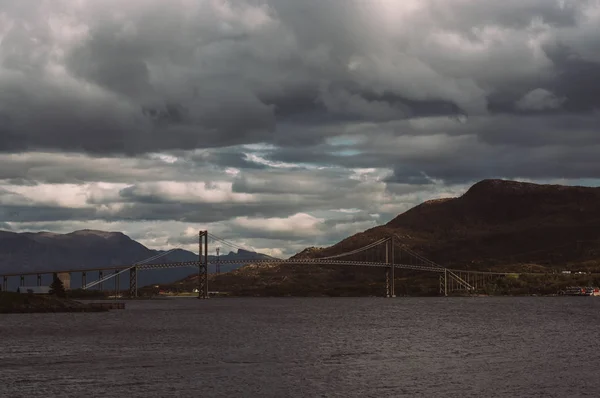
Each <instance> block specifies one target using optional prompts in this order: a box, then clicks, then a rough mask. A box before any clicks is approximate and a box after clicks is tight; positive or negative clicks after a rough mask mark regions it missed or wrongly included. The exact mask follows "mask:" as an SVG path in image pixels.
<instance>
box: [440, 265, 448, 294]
mask: <svg viewBox="0 0 600 398" xmlns="http://www.w3.org/2000/svg"><path fill="white" fill-rule="evenodd" d="M440 294H443V295H444V297H447V296H448V271H447V270H446V269H444V273H443V274H440Z"/></svg>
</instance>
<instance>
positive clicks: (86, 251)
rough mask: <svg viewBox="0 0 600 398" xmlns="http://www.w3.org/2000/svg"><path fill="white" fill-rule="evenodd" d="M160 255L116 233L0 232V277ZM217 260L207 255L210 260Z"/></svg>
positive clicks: (167, 277) (141, 280)
mask: <svg viewBox="0 0 600 398" xmlns="http://www.w3.org/2000/svg"><path fill="white" fill-rule="evenodd" d="M160 253H164V251H158V250H152V249H149V248H147V247H146V246H144V245H142V244H141V243H139V242H136V241H135V240H133V239H131V238H129V237H128V236H127V235H125V234H123V233H120V232H105V231H96V230H80V231H75V232H71V233H68V234H56V233H51V232H34V233H32V232H24V233H15V232H9V231H0V275H2V274H8V273H18V272H37V271H41V272H43V271H54V270H65V269H72V270H77V269H86V268H95V267H110V266H118V265H129V264H134V263H136V262H139V261H142V260H144V259H147V258H150V257H153V256H155V255H157V254H160ZM215 257H216V256H210V255H209V259H214V258H215ZM220 258H221V259H222V260H238V259H239V260H247V259H267V258H271V257H269V256H267V255H265V254H261V253H255V252H250V251H245V250H238V251H237V252H230V253H228V254H224V255H221V256H220ZM197 260H198V254H196V253H192V252H190V251H187V250H182V249H177V250H175V251H174V252H172V253H169V254H167V255H165V256H163V257H161V258H159V259H157V260H154V261H150V262H149V263H151V264H158V263H166V262H184V261H197ZM240 266H241V265H240V264H229V265H226V266H225V265H223V266H221V271H222V272H226V271H230V270H232V269H235V268H238V267H240ZM212 271H213V269H212V268H211V269H209V272H212ZM194 272H196V271H194V269H192V268H174V269H163V270H151V271H142V272H139V274H138V284H139V286H145V285H149V284H155V283H170V282H174V281H177V280H180V279H182V278H184V277H186V276H188V275H190V274H192V273H194ZM96 278H97V275H93V274H89V275H87V281H88V283H89V282H91V281H92V280H94V279H96ZM29 279H30V280H27V281H26V284H28V285H32V284H35V282H36V280H35V278H29ZM124 279H125V278H123V277H122V278H121V287H125V286H126V284H127V283H128V281H126V280H124ZM15 283H16V285H15ZM44 283H49V281H44ZM80 285H81V278H80V276H77V275H73V276H72V279H71V286H72V287H74V288H77V287H79V286H80ZM16 286H18V280H16V278H13V280H12V281H10V287H11V288H13V287H14V288H16ZM105 286H106V287H107V288H110V287H111V286H112V284H110V283H108V284H106V285H105Z"/></svg>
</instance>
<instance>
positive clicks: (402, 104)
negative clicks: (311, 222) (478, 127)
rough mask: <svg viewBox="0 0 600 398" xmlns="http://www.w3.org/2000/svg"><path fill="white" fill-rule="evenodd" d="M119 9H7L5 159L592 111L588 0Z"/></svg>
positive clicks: (0, 132)
mask: <svg viewBox="0 0 600 398" xmlns="http://www.w3.org/2000/svg"><path fill="white" fill-rule="evenodd" d="M561 4H562V5H561ZM115 5H116V3H112V2H109V3H107V4H104V5H103V6H102V7H100V6H99V5H96V4H94V3H81V5H79V6H77V7H75V6H73V5H72V4H71V3H70V2H69V1H61V2H56V3H54V4H52V5H49V4H46V5H44V6H43V7H39V8H35V9H34V8H29V7H25V6H23V5H22V3H20V2H15V1H5V2H4V6H3V9H5V10H6V11H5V14H4V15H5V19H6V20H7V21H8V22H10V23H8V24H7V26H9V28H8V29H6V28H5V29H3V31H2V32H1V33H0V34H2V48H3V53H4V55H3V56H2V62H1V65H2V67H1V68H0V88H1V89H2V90H1V91H0V93H1V94H0V95H1V97H0V99H1V101H2V104H3V105H4V106H2V108H0V115H1V116H0V117H1V118H2V120H3V121H4V123H2V126H3V127H1V128H0V138H2V139H1V140H0V142H1V143H2V144H0V150H3V151H8V152H10V151H21V150H27V149H40V148H52V149H59V150H69V151H85V152H90V153H128V154H134V153H143V152H148V151H157V150H172V149H190V148H210V147H218V146H230V145H239V144H244V143H257V142H265V141H266V142H268V141H274V142H278V143H280V144H284V145H285V144H286V142H289V143H291V142H295V141H296V140H294V138H293V136H296V135H301V134H299V133H298V132H297V131H296V130H295V129H294V128H290V129H286V128H285V126H286V125H290V124H291V125H292V126H294V125H297V126H305V125H307V123H308V125H311V123H312V125H313V126H314V125H315V123H316V125H317V126H318V125H323V124H330V123H334V122H339V121H360V120H362V121H371V122H381V121H390V120H402V119H406V118H409V117H415V116H423V115H436V114H437V115H440V114H441V115H444V114H459V113H467V114H470V115H476V114H486V113H487V112H488V111H487V107H488V105H489V106H490V109H492V110H493V109H498V107H500V109H501V108H502V105H500V104H501V103H505V102H506V103H511V104H513V108H514V107H515V106H516V105H514V104H515V103H516V102H517V101H518V100H519V99H522V98H524V96H526V95H528V93H530V92H532V91H533V90H536V89H538V90H547V91H549V92H552V93H554V95H556V96H557V98H561V99H562V98H564V99H565V109H566V110H573V111H575V110H581V109H588V110H589V109H592V108H591V107H592V106H594V104H595V101H597V100H596V99H595V98H597V96H595V95H593V93H595V92H596V91H597V90H596V88H597V87H596V86H595V83H594V82H596V81H597V80H598V79H596V78H595V76H596V75H597V74H598V73H600V72H598V70H599V68H598V64H597V61H598V60H597V59H595V58H594V57H593V56H590V54H594V52H593V51H592V50H594V49H597V48H598V45H600V44H599V42H600V40H598V39H597V37H596V36H594V35H592V34H591V29H592V26H594V22H595V21H594V19H593V18H595V17H594V16H593V15H594V14H593V13H590V12H585V10H587V9H592V8H593V7H595V6H594V3H593V2H585V1H582V2H563V3H560V4H559V3H558V2H547V1H542V0H535V1H525V2H522V1H519V2H514V1H510V2H505V3H502V4H494V5H491V4H480V3H478V2H458V3H455V2H439V1H435V0H431V1H428V2H423V3H422V4H421V5H420V6H418V7H416V8H414V7H413V8H411V7H409V6H408V5H397V6H392V5H390V4H387V3H385V2H379V3H364V2H350V3H345V4H344V7H343V11H341V7H340V3H339V2H336V1H330V2H310V3H307V4H297V2H292V1H289V0H276V1H272V2H268V3H262V2H239V3H235V4H234V3H231V4H230V3H214V2H208V1H206V2H199V3H197V4H192V3H188V2H182V3H181V4H180V6H179V7H175V6H174V7H168V8H167V7H164V6H163V5H162V3H161V2H157V1H145V2H139V1H138V2H136V1H133V2H132V3H131V5H130V6H127V7H121V8H120V9H121V16H120V17H115V16H114V14H112V13H111V11H110V10H111V9H112V6H115ZM53 18H54V19H53ZM51 21H54V22H53V23H51ZM307 21H310V23H307ZM25 24H27V25H32V24H33V25H34V26H36V29H26V28H25ZM58 27H62V28H63V30H60V29H59V28H58ZM68 29H71V30H70V31H69V30H68ZM411 29H417V31H419V34H418V35H409V34H408V32H409V31H410V30H411ZM506 65H510V68H507V67H505V66H506ZM539 92H540V91H538V93H539ZM530 99H531V98H530ZM498 101H500V102H499V103H497V102H498ZM538 101H539V99H538ZM522 104H524V103H522ZM550 104H552V106H548V105H545V106H544V105H540V104H538V105H529V108H531V106H533V107H534V108H535V107H539V106H542V107H543V108H548V107H550V108H556V106H555V105H556V103H555V102H553V101H550ZM523 106H525V108H527V109H529V108H528V106H527V105H523ZM74 110H75V111H74ZM280 129H281V130H282V131H281V133H276V131H278V130H280ZM482 133H483V132H482ZM281 134H285V135H289V136H292V137H286V139H277V138H276V137H277V136H279V135H281Z"/></svg>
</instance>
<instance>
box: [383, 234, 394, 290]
mask: <svg viewBox="0 0 600 398" xmlns="http://www.w3.org/2000/svg"><path fill="white" fill-rule="evenodd" d="M395 243H396V242H395V240H394V236H393V235H392V237H390V238H389V239H388V240H387V241H386V242H385V263H386V264H388V267H387V268H386V270H385V297H387V298H389V297H396V276H395V272H394V271H395V268H396V266H395V265H394V245H395Z"/></svg>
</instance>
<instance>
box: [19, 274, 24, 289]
mask: <svg viewBox="0 0 600 398" xmlns="http://www.w3.org/2000/svg"><path fill="white" fill-rule="evenodd" d="M20 278H21V280H20V282H19V286H21V287H23V286H25V277H24V276H23V275H21V276H20Z"/></svg>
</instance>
